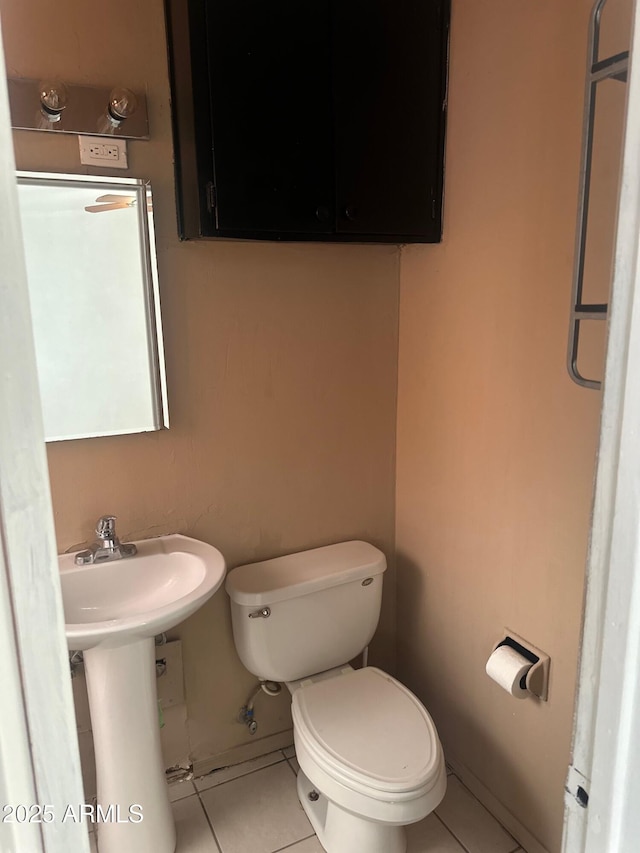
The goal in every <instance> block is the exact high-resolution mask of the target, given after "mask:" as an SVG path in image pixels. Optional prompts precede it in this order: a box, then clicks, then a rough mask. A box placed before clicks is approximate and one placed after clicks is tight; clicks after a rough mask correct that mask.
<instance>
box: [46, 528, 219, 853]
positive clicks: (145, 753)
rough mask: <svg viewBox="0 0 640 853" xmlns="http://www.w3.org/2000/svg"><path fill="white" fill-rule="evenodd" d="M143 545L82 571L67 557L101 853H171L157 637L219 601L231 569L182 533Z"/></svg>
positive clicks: (65, 588)
mask: <svg viewBox="0 0 640 853" xmlns="http://www.w3.org/2000/svg"><path fill="white" fill-rule="evenodd" d="M135 544H136V545H137V548H138V553H137V554H136V555H135V556H133V557H128V558H126V559H122V560H114V561H110V562H103V563H96V564H92V565H85V566H77V565H76V564H75V562H74V557H75V555H74V554H64V555H62V556H61V557H59V564H60V578H61V583H62V599H63V604H64V613H65V623H66V625H65V631H66V635H67V645H68V646H69V649H71V650H74V651H83V652H84V663H85V672H86V677H87V691H88V694H89V708H90V712H91V725H92V729H93V739H94V744H95V753H96V775H97V782H98V804H99V806H100V807H101V812H100V813H98V818H99V822H98V825H97V828H98V844H99V848H100V853H173V851H174V850H175V843H176V834H175V827H174V823H173V817H172V813H171V806H170V804H169V798H168V793H167V784H166V780H165V774H164V766H163V762H162V753H161V750H160V727H159V721H158V707H157V695H156V670H155V649H154V645H155V644H154V637H155V636H156V634H160V633H162V631H166V630H168V629H169V628H172V627H173V626H174V625H177V624H178V623H179V622H182V620H183V619H186V617H187V616H190V615H191V614H192V613H194V612H195V611H196V610H197V609H198V608H199V607H200V606H201V605H202V604H204V603H205V601H207V599H209V598H211V596H212V595H213V594H214V592H215V591H216V590H217V589H218V587H219V586H220V584H221V583H222V580H223V578H224V573H225V563H224V558H223V556H222V554H221V553H220V552H219V551H218V550H217V549H216V548H214V547H212V546H211V545H207V544H205V543H204V542H199V541H197V540H196V539H190V538H189V537H187V536H180V535H178V534H174V535H171V536H160V537H159V538H157V539H147V540H143V541H141V542H136V543H135ZM132 806H137V807H139V808H136V809H132V808H131V807H132ZM109 807H112V808H111V809H110V808H109ZM140 815H142V820H140Z"/></svg>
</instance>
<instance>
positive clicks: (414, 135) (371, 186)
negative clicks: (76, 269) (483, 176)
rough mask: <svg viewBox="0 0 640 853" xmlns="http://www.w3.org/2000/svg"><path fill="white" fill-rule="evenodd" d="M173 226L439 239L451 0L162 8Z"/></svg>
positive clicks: (203, 0) (241, 0) (186, 232)
mask: <svg viewBox="0 0 640 853" xmlns="http://www.w3.org/2000/svg"><path fill="white" fill-rule="evenodd" d="M167 30H168V36H169V58H170V71H171V85H172V110H173V125H174V142H175V159H176V183H177V198H178V223H179V231H180V236H181V237H182V238H184V239H191V238H198V237H224V238H245V239H259V240H323V241H329V242H340V241H353V242H380V243H386V242H388V243H411V242H418V243H423V242H426V243H434V242H438V241H439V240H440V239H441V234H442V190H443V162H444V131H445V118H446V78H447V43H448V30H449V0H167Z"/></svg>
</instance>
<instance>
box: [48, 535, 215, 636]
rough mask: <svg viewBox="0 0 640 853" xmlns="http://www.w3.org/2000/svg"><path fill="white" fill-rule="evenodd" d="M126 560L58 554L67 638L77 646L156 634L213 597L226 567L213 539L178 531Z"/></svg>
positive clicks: (144, 546) (144, 544) (145, 542)
mask: <svg viewBox="0 0 640 853" xmlns="http://www.w3.org/2000/svg"><path fill="white" fill-rule="evenodd" d="M135 544H136V545H137V547H138V553H137V554H136V555H135V556H134V557H127V558H125V559H122V560H113V561H110V562H103V563H94V564H90V565H86V566H77V565H76V564H75V563H74V557H75V554H63V555H62V556H61V557H59V558H58V559H59V565H60V579H61V583H62V600H63V604H64V616H65V623H66V624H65V632H66V635H67V644H68V646H69V648H70V649H72V650H74V651H86V650H87V649H92V648H94V647H95V646H99V645H102V646H110V647H113V646H118V645H125V644H129V643H131V642H132V641H133V640H135V639H144V638H150V637H154V636H155V635H156V634H160V633H162V632H163V631H167V630H168V629H169V628H173V626H174V625H177V624H178V623H179V622H182V621H183V620H184V619H186V618H187V616H190V615H191V614H192V613H194V612H195V611H196V610H197V609H198V608H199V607H200V606H201V605H202V604H204V602H205V601H206V600H207V599H208V598H210V597H211V596H212V595H213V594H214V592H215V591H216V590H217V589H218V587H219V586H220V585H221V583H222V580H223V578H224V573H225V564H224V558H223V556H222V554H221V553H220V552H219V551H218V550H217V548H214V547H213V546H212V545H207V544H206V543H205V542H199V541H198V540H196V539H190V538H189V537H188V536H181V535H179V534H173V535H171V536H160V537H158V538H157V539H145V540H143V541H141V542H136V543H135Z"/></svg>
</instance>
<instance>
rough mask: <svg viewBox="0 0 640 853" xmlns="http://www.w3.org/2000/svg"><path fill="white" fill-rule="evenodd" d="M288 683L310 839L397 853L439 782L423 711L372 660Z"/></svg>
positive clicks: (434, 799)
mask: <svg viewBox="0 0 640 853" xmlns="http://www.w3.org/2000/svg"><path fill="white" fill-rule="evenodd" d="M298 685H299V686H297V687H296V688H295V689H294V690H293V701H292V716H293V733H294V740H295V747H296V756H297V759H298V763H299V764H300V773H299V776H298V796H299V797H300V802H301V804H302V806H303V808H304V810H305V812H306V814H307V816H308V817H309V820H310V821H311V824H312V826H313V828H314V830H315V832H316V834H317V836H318V839H319V840H320V843H321V844H322V845H323V847H324V848H325V850H327V851H329V853H352V852H353V851H356V850H357V851H363V852H364V851H366V853H404V851H405V850H406V833H405V826H406V825H407V824H410V823H415V822H416V821H418V820H422V819H423V818H425V817H426V816H427V815H428V814H429V813H430V812H432V811H433V809H434V808H435V807H436V806H437V805H438V804H439V803H440V801H441V800H442V798H443V796H444V792H445V789H446V769H445V764H444V756H443V753H442V748H441V746H440V742H439V740H438V736H437V732H436V729H435V726H434V725H433V721H432V720H431V717H430V716H429V714H428V712H427V711H426V709H425V708H424V707H423V705H422V704H421V703H420V702H419V701H418V699H417V698H416V697H415V696H414V695H413V694H412V693H410V692H409V691H408V690H407V689H406V687H404V686H403V685H402V684H400V683H399V682H398V681H396V680H395V679H394V678H391V676H389V675H387V674H386V673H384V672H382V671H381V670H379V669H376V668H374V667H366V668H364V669H360V670H353V669H350V668H349V669H341V670H340V671H339V673H338V674H335V675H334V676H333V677H331V678H329V679H327V678H326V677H324V678H323V679H322V680H321V681H314V680H313V678H312V679H306V680H303V681H302V683H300V682H298Z"/></svg>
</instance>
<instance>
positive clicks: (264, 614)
mask: <svg viewBox="0 0 640 853" xmlns="http://www.w3.org/2000/svg"><path fill="white" fill-rule="evenodd" d="M386 567H387V561H386V559H385V556H384V554H383V553H382V551H379V550H378V549H377V548H374V546H373V545H369V544H368V543H367V542H360V541H352V542H339V543H338V544H336V545H327V546H325V547H324V548H314V549H313V550H311V551H300V552H299V553H297V554H289V555H288V556H286V557H276V558H275V559H273V560H265V561H263V562H261V563H250V564H249V565H246V566H238V568H236V569H233V570H232V571H231V572H229V574H228V575H227V580H226V585H225V588H226V590H227V593H228V595H229V597H230V599H231V618H232V622H233V638H234V641H235V645H236V649H237V651H238V654H239V655H240V659H241V660H242V663H243V664H244V665H245V667H246V668H247V669H248V670H249V672H252V673H253V674H254V675H256V676H258V678H264V679H268V680H270V681H295V680H297V679H299V678H303V677H304V676H308V675H313V674H315V673H317V672H323V671H324V670H326V669H331V668H332V667H336V666H340V665H341V664H343V663H346V662H347V661H349V660H351V659H352V658H354V657H356V656H357V655H358V654H360V652H361V651H362V650H363V649H364V647H365V646H366V645H367V644H368V643H369V641H370V640H371V638H372V637H373V633H374V631H375V629H376V626H377V624H378V618H379V616H380V602H381V599H382V573H383V572H384V570H385V569H386Z"/></svg>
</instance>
